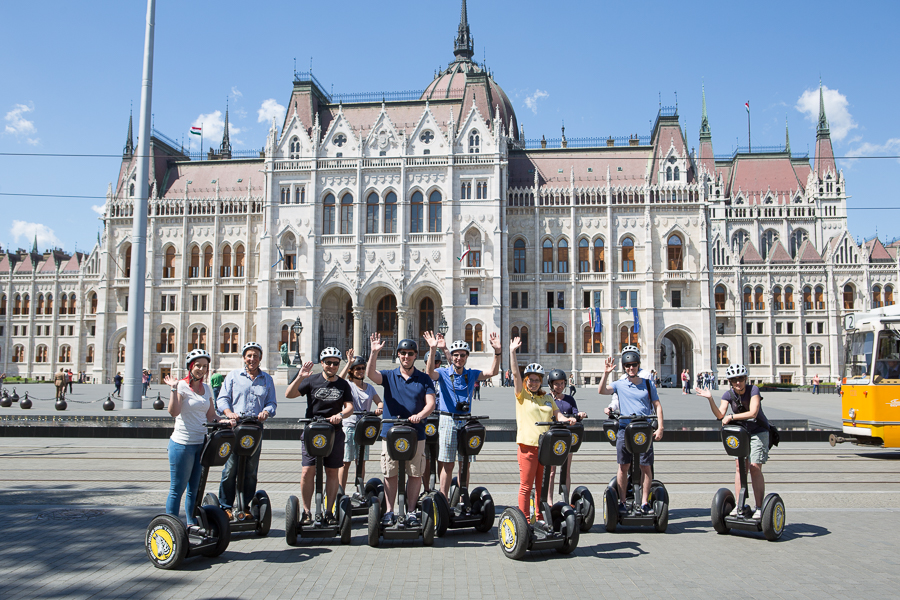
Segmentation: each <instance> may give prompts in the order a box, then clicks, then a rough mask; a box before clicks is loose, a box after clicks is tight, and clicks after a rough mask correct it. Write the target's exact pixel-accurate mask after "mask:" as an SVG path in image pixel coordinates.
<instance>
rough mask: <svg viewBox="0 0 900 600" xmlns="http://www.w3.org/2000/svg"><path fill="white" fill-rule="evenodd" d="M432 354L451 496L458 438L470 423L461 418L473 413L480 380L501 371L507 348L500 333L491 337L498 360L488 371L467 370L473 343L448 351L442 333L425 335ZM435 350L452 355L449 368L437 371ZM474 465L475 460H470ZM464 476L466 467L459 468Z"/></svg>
mask: <svg viewBox="0 0 900 600" xmlns="http://www.w3.org/2000/svg"><path fill="white" fill-rule="evenodd" d="M422 336H423V337H424V338H425V341H426V342H428V346H429V347H430V348H431V352H430V354H429V355H428V363H427V364H426V365H425V372H426V373H428V376H429V377H431V379H432V380H433V381H437V382H438V385H439V386H440V390H441V393H440V394H439V395H438V409H439V410H440V414H441V417H440V422H439V424H438V435H439V439H440V441H439V447H440V450H439V452H438V474H439V475H440V479H441V481H440V485H441V493H442V494H444V496H445V497H447V498H449V497H450V483H451V481H452V480H453V463H454V462H456V437H457V431H459V429H460V427H462V426H463V425H465V424H466V422H465V421H464V420H463V419H460V418H459V417H460V416H462V415H468V414H471V413H472V400H473V399H474V391H475V386H476V384H477V383H478V382H479V381H484V380H486V379H490V378H491V377H493V376H494V375H496V374H497V373H499V372H500V355H501V354H502V351H503V347H502V346H501V345H500V337H499V336H498V335H497V334H496V333H492V334H491V335H490V342H491V347H492V348H493V349H494V361H493V362H492V363H491V368H490V369H488V370H487V371H478V370H476V369H467V368H466V362H468V360H469V344H467V343H466V342H464V341H462V340H457V341H455V342H453V343H452V344H450V348H449V349H448V348H447V340H445V339H444V336H443V335H441V334H440V333H439V334H437V336H435V335H434V333H433V332H431V331H426V332H424V333H423V334H422ZM435 349H440V350H441V351H442V352H444V353H446V352H448V351H449V352H450V364H451V366H449V367H442V368H440V369H435V368H434V361H433V359H432V356H434V353H435ZM469 460H470V462H471V461H473V460H475V457H474V456H470V457H469ZM459 470H460V473H462V465H461V464H460V467H459ZM459 485H460V487H468V486H469V482H468V481H460V482H459Z"/></svg>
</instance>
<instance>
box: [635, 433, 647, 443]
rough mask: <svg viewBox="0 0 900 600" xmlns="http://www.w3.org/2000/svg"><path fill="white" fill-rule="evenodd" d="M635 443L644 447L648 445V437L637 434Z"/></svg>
mask: <svg viewBox="0 0 900 600" xmlns="http://www.w3.org/2000/svg"><path fill="white" fill-rule="evenodd" d="M634 443H635V444H636V445H638V446H643V445H644V444H645V443H647V436H646V435H644V434H643V433H641V432H637V433H636V434H634Z"/></svg>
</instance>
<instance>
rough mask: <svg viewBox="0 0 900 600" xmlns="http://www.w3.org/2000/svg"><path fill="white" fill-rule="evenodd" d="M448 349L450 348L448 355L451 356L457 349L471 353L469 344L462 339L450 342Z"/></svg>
mask: <svg viewBox="0 0 900 600" xmlns="http://www.w3.org/2000/svg"><path fill="white" fill-rule="evenodd" d="M449 350H450V356H453V353H454V352H457V351H459V350H463V351H465V353H466V354H471V353H472V351H471V350H470V349H469V345H468V344H467V343H465V342H464V341H462V340H456V341H455V342H453V343H452V344H450V348H449Z"/></svg>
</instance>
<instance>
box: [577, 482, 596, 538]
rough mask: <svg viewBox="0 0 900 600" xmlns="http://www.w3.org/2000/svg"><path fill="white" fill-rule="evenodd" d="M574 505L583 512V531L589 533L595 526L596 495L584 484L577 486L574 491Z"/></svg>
mask: <svg viewBox="0 0 900 600" xmlns="http://www.w3.org/2000/svg"><path fill="white" fill-rule="evenodd" d="M572 506H573V507H575V510H577V511H578V512H579V513H581V532H582V533H587V532H588V531H590V530H591V527H593V526H594V517H595V515H596V512H597V511H596V509H595V508H594V497H593V496H592V495H591V491H590V490H589V489H587V488H586V487H584V486H583V485H580V486H578V487H577V488H575V491H574V492H572Z"/></svg>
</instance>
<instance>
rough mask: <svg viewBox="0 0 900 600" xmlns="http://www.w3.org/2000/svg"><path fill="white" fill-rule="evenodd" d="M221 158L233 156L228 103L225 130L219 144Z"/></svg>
mask: <svg viewBox="0 0 900 600" xmlns="http://www.w3.org/2000/svg"><path fill="white" fill-rule="evenodd" d="M219 158H231V140H230V139H229V137H228V105H227V104H226V105H225V132H224V133H223V134H222V144H221V145H220V146H219Z"/></svg>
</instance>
